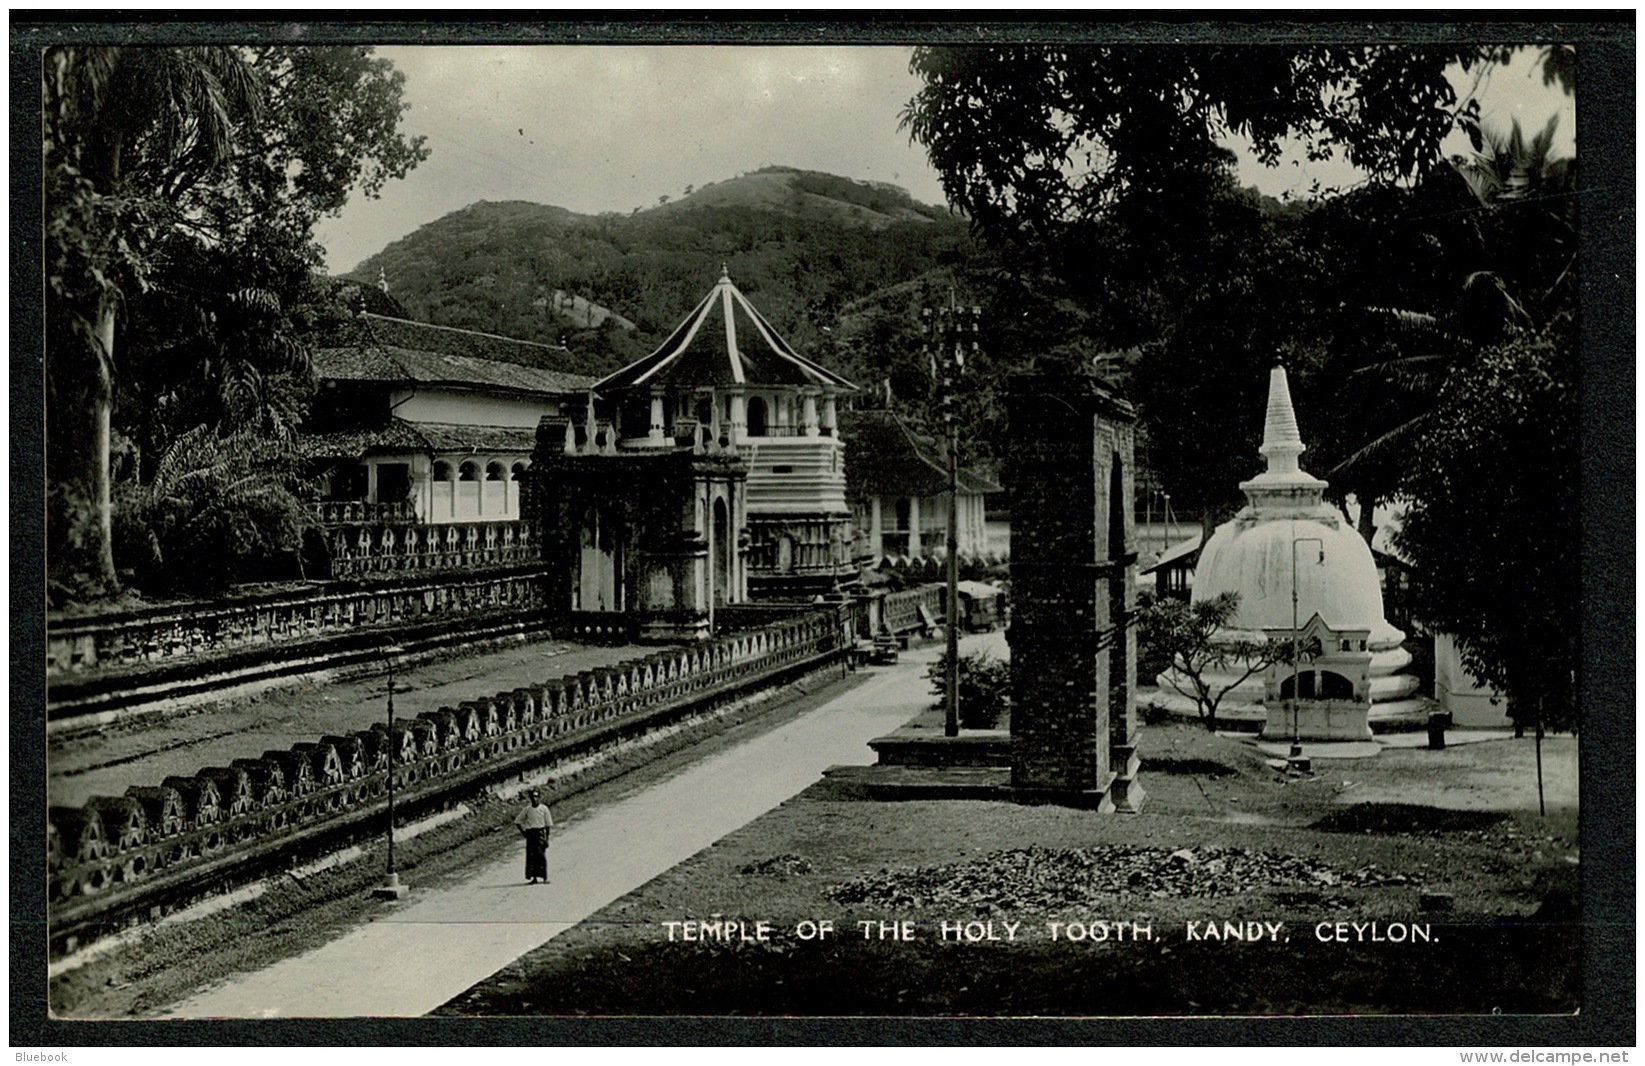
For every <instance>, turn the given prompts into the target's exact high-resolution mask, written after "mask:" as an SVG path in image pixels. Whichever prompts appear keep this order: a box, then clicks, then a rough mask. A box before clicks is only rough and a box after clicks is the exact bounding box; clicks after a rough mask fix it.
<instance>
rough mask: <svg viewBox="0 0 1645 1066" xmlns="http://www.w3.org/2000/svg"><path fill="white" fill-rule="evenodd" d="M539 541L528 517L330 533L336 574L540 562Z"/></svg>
mask: <svg viewBox="0 0 1645 1066" xmlns="http://www.w3.org/2000/svg"><path fill="white" fill-rule="evenodd" d="M538 539H539V538H538V536H537V532H536V523H535V522H529V521H515V522H456V523H451V524H448V525H439V526H392V525H385V526H373V525H361V526H337V527H334V528H332V529H331V530H329V531H328V534H327V544H328V546H329V547H330V549H331V576H332V577H334V578H354V577H364V576H367V575H372V574H396V573H407V572H415V571H419V570H471V569H474V568H476V567H484V566H505V565H515V564H523V563H534V562H540V561H541V555H542V553H541V549H540V548H539V546H538V543H537V541H538Z"/></svg>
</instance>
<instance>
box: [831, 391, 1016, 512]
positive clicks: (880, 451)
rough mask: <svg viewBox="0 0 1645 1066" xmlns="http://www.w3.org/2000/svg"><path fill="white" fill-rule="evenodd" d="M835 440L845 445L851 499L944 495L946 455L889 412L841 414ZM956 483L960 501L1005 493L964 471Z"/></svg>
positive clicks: (985, 479) (933, 443) (963, 469)
mask: <svg viewBox="0 0 1645 1066" xmlns="http://www.w3.org/2000/svg"><path fill="white" fill-rule="evenodd" d="M840 437H841V438H842V439H843V440H844V441H845V480H846V484H847V485H848V486H849V491H850V493H851V494H852V495H853V496H935V495H937V494H938V493H942V492H947V491H948V458H947V452H946V451H944V449H943V448H942V446H941V445H939V444H937V443H936V442H935V441H932V440H930V439H929V438H926V437H922V436H920V435H919V434H917V433H915V432H914V431H913V430H911V429H910V428H909V427H908V426H907V425H906V424H904V422H903V421H902V419H900V418H898V417H897V416H895V415H893V414H891V413H890V412H887V411H846V412H841V414H840ZM959 482H960V494H961V495H968V496H980V495H986V494H988V493H993V492H1003V491H1005V490H1004V489H1003V488H1001V487H1000V485H999V484H998V483H996V482H995V481H993V480H992V479H990V478H988V477H985V476H984V475H982V474H980V473H978V472H977V471H975V470H972V469H969V468H966V467H961V468H960V472H959Z"/></svg>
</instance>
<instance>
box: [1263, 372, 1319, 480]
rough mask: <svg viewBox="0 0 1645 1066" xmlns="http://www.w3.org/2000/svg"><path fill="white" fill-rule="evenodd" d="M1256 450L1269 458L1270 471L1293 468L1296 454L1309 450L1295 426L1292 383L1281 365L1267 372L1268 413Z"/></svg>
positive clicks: (1277, 472) (1280, 471) (1295, 417)
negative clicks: (1259, 443)
mask: <svg viewBox="0 0 1645 1066" xmlns="http://www.w3.org/2000/svg"><path fill="white" fill-rule="evenodd" d="M1257 450H1258V451H1259V452H1260V453H1261V454H1262V457H1263V458H1264V459H1266V460H1267V461H1268V472H1269V473H1271V474H1289V473H1293V472H1295V471H1296V470H1297V469H1298V467H1297V456H1299V455H1301V454H1302V453H1303V452H1305V451H1307V450H1308V446H1307V445H1306V444H1304V443H1302V433H1301V431H1299V430H1298V429H1297V413H1296V409H1295V408H1293V407H1292V406H1291V385H1290V382H1288V381H1287V380H1286V377H1285V368H1284V367H1282V366H1276V367H1275V368H1274V369H1273V370H1271V371H1269V373H1268V417H1267V420H1266V421H1265V422H1264V423H1263V427H1262V447H1261V448H1259V449H1257Z"/></svg>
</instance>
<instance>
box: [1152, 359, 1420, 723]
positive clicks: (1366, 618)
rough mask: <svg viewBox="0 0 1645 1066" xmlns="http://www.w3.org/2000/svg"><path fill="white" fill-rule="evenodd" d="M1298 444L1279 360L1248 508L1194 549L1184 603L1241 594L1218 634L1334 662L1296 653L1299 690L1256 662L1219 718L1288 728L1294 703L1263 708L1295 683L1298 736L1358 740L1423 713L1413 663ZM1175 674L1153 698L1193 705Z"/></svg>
mask: <svg viewBox="0 0 1645 1066" xmlns="http://www.w3.org/2000/svg"><path fill="white" fill-rule="evenodd" d="M1304 450H1305V445H1304V444H1303V443H1302V437H1301V434H1300V432H1299V431H1298V428H1297V420H1296V413H1295V411H1294V410H1293V408H1292V404H1291V392H1290V387H1289V385H1288V384H1287V381H1286V377H1285V371H1284V369H1282V368H1279V367H1276V368H1275V369H1274V370H1273V372H1272V373H1271V374H1270V376H1269V385H1268V410H1267V418H1266V422H1265V426H1264V430H1263V440H1262V446H1261V448H1260V449H1259V451H1260V454H1261V455H1262V457H1263V459H1264V461H1265V463H1266V467H1267V469H1266V470H1264V471H1263V472H1262V473H1260V474H1258V475H1257V476H1256V477H1254V478H1252V479H1250V480H1249V481H1245V482H1242V483H1241V484H1240V489H1241V490H1242V491H1243V492H1244V493H1245V497H1246V501H1247V503H1246V506H1245V507H1244V508H1242V509H1241V510H1240V512H1239V513H1238V514H1237V515H1236V516H1235V517H1234V518H1233V519H1232V520H1231V521H1228V522H1225V523H1223V524H1222V525H1220V526H1218V527H1217V529H1216V531H1215V532H1214V533H1213V534H1212V536H1211V539H1210V540H1209V541H1208V542H1207V543H1206V544H1205V546H1204V549H1203V550H1202V551H1201V552H1200V558H1199V565H1198V567H1197V569H1196V570H1195V572H1194V583H1193V601H1194V602H1196V603H1197V602H1201V601H1204V600H1209V599H1212V598H1213V597H1216V596H1218V595H1220V594H1222V593H1224V592H1235V593H1238V594H1239V611H1238V614H1237V615H1236V616H1235V618H1234V620H1233V624H1232V625H1231V626H1229V627H1228V628H1227V629H1225V630H1224V631H1222V632H1220V633H1218V634H1217V636H1216V637H1215V638H1213V639H1215V640H1219V641H1224V642H1228V643H1243V642H1255V643H1262V642H1265V641H1268V640H1278V641H1282V642H1284V641H1289V640H1290V639H1291V637H1292V636H1293V635H1295V636H1297V637H1299V638H1300V643H1301V645H1302V646H1304V647H1305V649H1312V652H1313V654H1314V658H1315V659H1317V658H1318V657H1319V655H1321V654H1324V653H1329V654H1330V655H1332V656H1334V657H1335V658H1336V659H1341V660H1342V665H1341V668H1340V669H1335V668H1332V667H1331V666H1330V665H1329V663H1328V662H1327V661H1326V660H1324V659H1320V660H1319V662H1318V663H1315V662H1314V661H1313V660H1312V659H1308V658H1307V657H1306V652H1305V658H1304V661H1303V662H1301V663H1299V664H1298V666H1299V669H1298V672H1297V681H1296V682H1295V684H1296V686H1297V687H1296V689H1293V688H1292V685H1293V681H1292V678H1293V673H1292V671H1291V669H1290V667H1289V665H1287V666H1285V667H1282V668H1277V669H1270V670H1269V671H1268V672H1267V673H1266V675H1265V674H1264V673H1263V672H1262V671H1258V672H1256V673H1255V674H1254V675H1252V676H1251V677H1249V678H1247V679H1246V680H1245V681H1244V682H1242V683H1240V684H1238V685H1237V686H1235V687H1233V688H1232V689H1231V690H1230V691H1229V692H1228V693H1227V695H1226V696H1224V697H1223V701H1222V705H1221V707H1220V708H1219V710H1218V717H1219V718H1229V719H1240V718H1245V719H1252V718H1255V719H1258V720H1261V721H1263V722H1264V731H1265V733H1266V734H1269V735H1275V736H1290V735H1291V733H1292V731H1293V730H1294V729H1295V727H1296V725H1297V723H1296V722H1294V721H1292V720H1291V715H1290V712H1291V711H1294V710H1295V708H1287V709H1286V713H1283V714H1282V713H1281V708H1275V707H1272V706H1265V701H1266V702H1267V703H1269V704H1271V703H1272V702H1273V701H1275V700H1279V701H1281V702H1282V704H1283V703H1284V702H1285V701H1288V700H1290V699H1291V698H1292V693H1293V691H1295V692H1296V694H1297V698H1298V699H1299V700H1300V701H1301V702H1302V704H1303V711H1304V715H1303V721H1302V723H1301V724H1302V726H1303V734H1302V739H1305V740H1307V739H1316V740H1319V739H1350V738H1353V739H1358V738H1361V737H1363V736H1367V735H1369V734H1368V732H1367V731H1366V727H1367V725H1369V726H1376V725H1377V724H1378V723H1379V722H1389V721H1392V720H1396V719H1402V718H1413V719H1421V720H1425V719H1426V714H1427V711H1426V705H1425V703H1424V702H1423V700H1422V699H1421V698H1420V697H1418V696H1417V695H1416V689H1417V685H1418V681H1417V678H1416V677H1415V676H1412V675H1410V674H1408V673H1405V672H1404V671H1405V669H1406V667H1407V666H1408V665H1409V664H1410V662H1411V655H1410V653H1409V652H1407V651H1406V650H1405V649H1404V647H1403V646H1402V644H1403V641H1404V639H1405V634H1404V633H1403V632H1401V631H1400V630H1399V629H1397V628H1396V627H1394V626H1393V625H1392V624H1390V623H1389V622H1388V621H1387V619H1386V618H1385V617H1384V615H1383V604H1382V589H1381V585H1380V582H1379V580H1378V576H1377V568H1376V562H1375V560H1374V559H1373V557H1372V554H1371V549H1370V547H1369V546H1368V545H1367V544H1366V543H1365V540H1364V538H1363V537H1361V536H1360V535H1359V533H1358V532H1357V531H1356V530H1355V529H1354V527H1353V526H1352V525H1351V524H1350V523H1349V522H1348V521H1347V519H1346V518H1345V517H1344V516H1343V514H1342V512H1341V511H1340V510H1338V509H1337V508H1336V507H1334V506H1332V505H1331V504H1328V503H1326V502H1325V500H1324V492H1325V489H1326V483H1325V482H1324V481H1321V480H1320V479H1318V478H1316V477H1313V476H1312V475H1310V474H1308V473H1306V472H1305V471H1303V470H1302V469H1301V468H1300V466H1299V465H1298V457H1299V456H1300V455H1301V454H1302V452H1303V451H1304ZM1316 616H1317V617H1316ZM1361 653H1368V659H1366V660H1365V662H1364V663H1363V671H1364V676H1363V678H1359V677H1358V676H1357V675H1358V674H1359V672H1360V665H1359V663H1360V655H1361ZM1331 661H1333V662H1334V661H1335V659H1333V660H1331ZM1245 672H1246V671H1245V666H1244V664H1243V663H1233V664H1230V665H1229V666H1228V667H1226V668H1224V669H1223V670H1220V671H1214V672H1213V673H1212V676H1210V677H1209V678H1208V681H1209V682H1210V683H1211V684H1212V685H1213V686H1217V687H1221V686H1230V685H1234V682H1235V681H1236V680H1237V679H1238V678H1239V677H1240V676H1241V675H1243V674H1244V673H1245ZM1339 674H1340V675H1341V676H1337V675H1339ZM1303 675H1306V677H1304V676H1303ZM1321 675H1324V676H1321ZM1173 677H1174V671H1168V672H1167V673H1166V674H1162V675H1161V676H1160V678H1159V684H1160V689H1161V695H1160V697H1159V699H1160V702H1162V703H1164V704H1165V705H1167V706H1169V707H1171V708H1172V709H1175V710H1179V711H1191V710H1192V702H1191V701H1189V700H1187V699H1186V698H1184V697H1182V696H1180V695H1177V693H1178V692H1180V691H1181V690H1183V689H1187V688H1188V687H1189V686H1188V685H1187V683H1186V682H1185V681H1183V680H1182V679H1180V678H1177V679H1176V681H1177V684H1175V685H1173V684H1172V681H1173ZM1362 699H1363V702H1364V707H1363V714H1362V716H1359V717H1356V716H1354V715H1352V714H1345V713H1341V712H1342V708H1341V706H1334V707H1330V708H1327V707H1326V706H1324V705H1325V704H1327V703H1335V704H1341V703H1342V702H1343V701H1345V700H1351V701H1355V702H1358V701H1360V700H1362ZM1310 700H1313V701H1315V702H1317V703H1318V704H1320V706H1318V707H1316V708H1315V709H1316V710H1317V711H1318V712H1319V713H1318V714H1316V715H1314V717H1313V718H1309V717H1308V716H1307V711H1308V704H1309V701H1310ZM1328 710H1329V711H1330V713H1326V712H1327V711H1328ZM1310 722H1312V723H1313V725H1312V727H1310V726H1309V723H1310Z"/></svg>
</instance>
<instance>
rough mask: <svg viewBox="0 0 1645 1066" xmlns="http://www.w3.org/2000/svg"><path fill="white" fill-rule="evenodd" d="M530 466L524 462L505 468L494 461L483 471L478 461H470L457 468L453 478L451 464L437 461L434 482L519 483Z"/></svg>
mask: <svg viewBox="0 0 1645 1066" xmlns="http://www.w3.org/2000/svg"><path fill="white" fill-rule="evenodd" d="M530 465H531V464H530V463H528V462H525V461H523V460H522V461H520V462H517V463H515V464H514V465H513V466H511V467H510V466H504V465H503V464H502V463H500V462H497V461H496V460H492V461H491V462H489V463H487V464H486V465H485V469H484V470H483V471H482V470H481V469H480V464H479V463H478V462H477V461H475V460H473V459H469V460H466V461H465V462H463V463H462V464H461V465H460V466H458V467H457V476H456V477H455V478H453V477H452V471H451V464H450V463H448V462H446V461H444V460H436V461H435V463H434V480H435V481H452V480H456V481H518V480H520V475H521V474H522V473H524V472H525V470H526V468H528V467H529V466H530Z"/></svg>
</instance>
